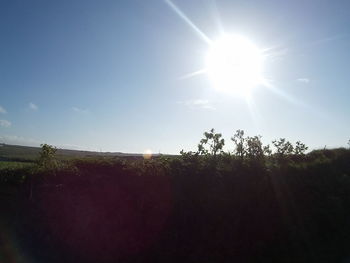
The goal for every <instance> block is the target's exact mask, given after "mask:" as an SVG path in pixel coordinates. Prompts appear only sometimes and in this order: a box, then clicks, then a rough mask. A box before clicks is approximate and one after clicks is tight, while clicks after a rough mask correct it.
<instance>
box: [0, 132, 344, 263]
mask: <svg viewBox="0 0 350 263" xmlns="http://www.w3.org/2000/svg"><path fill="white" fill-rule="evenodd" d="M207 135H208V136H206V135H205V138H207V139H208V140H206V139H205V141H203V143H202V144H203V145H202V146H203V147H204V148H200V149H198V151H197V152H184V151H182V154H181V155H180V156H159V157H155V158H153V159H150V160H143V159H130V160H127V159H118V158H89V159H79V160H71V161H70V162H66V163H64V164H59V165H58V166H59V168H58V169H55V170H54V171H55V172H52V170H51V169H50V168H48V169H47V170H43V169H41V170H38V169H33V168H31V169H29V168H27V170H26V169H23V170H18V171H16V172H15V171H11V172H9V171H7V172H5V174H1V176H0V178H10V177H11V176H10V174H11V173H12V175H13V176H14V177H13V178H12V181H11V185H16V184H17V186H16V188H15V189H17V190H16V191H14V192H12V193H11V194H10V195H8V196H7V197H6V198H3V199H0V206H2V207H5V209H3V210H1V212H2V215H1V216H0V221H3V222H5V223H4V224H6V226H7V228H8V229H12V233H14V237H13V238H15V239H16V244H19V245H18V247H17V248H16V249H18V251H20V253H21V254H22V255H23V257H25V258H26V257H28V258H30V259H31V260H32V261H34V262H346V260H347V259H348V258H349V256H350V252H349V251H350V250H349V249H350V210H349V209H348V208H349V207H350V194H349V193H350V150H348V149H333V150H316V151H312V152H310V153H306V154H305V153H304V152H305V150H306V146H305V145H303V144H301V143H300V142H299V143H297V145H296V146H290V145H291V143H289V142H287V141H286V140H284V139H281V140H279V141H276V142H275V143H274V144H275V146H276V148H277V150H276V152H270V151H267V150H266V149H265V148H264V147H266V146H264V145H263V144H262V143H261V138H260V136H255V137H244V132H243V131H237V133H236V135H235V136H234V139H233V141H234V143H235V147H236V149H235V150H234V151H233V152H226V153H225V152H222V151H221V149H222V146H223V144H224V141H221V135H220V136H219V135H217V136H216V133H215V132H214V130H212V131H211V132H210V133H208V134H207ZM211 140H212V141H211ZM207 143H209V145H208V146H209V147H208V148H207V145H206V144H207ZM218 144H219V145H218ZM297 147H299V149H298V150H296V148H297ZM203 149H207V151H205V150H203ZM8 173H10V174H8ZM8 182H9V180H8V179H7V180H2V181H1V186H0V192H1V189H7V188H6V187H7V186H8V184H9V183H8ZM1 187H2V188H1ZM0 223H1V222H0ZM1 238H2V237H1V235H0V239H1ZM2 242H4V241H2ZM0 244H1V240H0ZM8 251H10V250H9V249H8V246H7V248H6V251H5V249H2V248H1V246H0V254H1V253H9V252H8ZM4 255H5V254H4ZM0 258H1V257H0ZM3 258H4V259H2V258H1V259H2V262H6V260H7V258H10V256H8V257H6V255H5V256H3ZM5 259H6V260H5ZM7 262H11V261H10V260H8V261H7Z"/></svg>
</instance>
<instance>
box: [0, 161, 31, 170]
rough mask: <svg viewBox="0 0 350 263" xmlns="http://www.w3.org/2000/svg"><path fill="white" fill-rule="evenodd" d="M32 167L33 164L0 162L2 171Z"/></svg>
mask: <svg viewBox="0 0 350 263" xmlns="http://www.w3.org/2000/svg"><path fill="white" fill-rule="evenodd" d="M32 165H33V163H30V162H7V161H0V171H1V170H3V169H21V168H25V167H29V166H32Z"/></svg>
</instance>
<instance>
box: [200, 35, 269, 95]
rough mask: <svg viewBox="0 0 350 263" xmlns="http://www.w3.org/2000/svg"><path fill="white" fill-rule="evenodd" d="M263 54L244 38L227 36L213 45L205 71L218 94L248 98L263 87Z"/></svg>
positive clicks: (207, 58)
mask: <svg viewBox="0 0 350 263" xmlns="http://www.w3.org/2000/svg"><path fill="white" fill-rule="evenodd" d="M262 66H263V56H262V52H261V51H260V50H259V49H258V48H257V47H256V46H255V45H254V44H253V43H251V42H250V41H249V40H247V39H245V38H243V37H241V36H228V35H226V36H224V37H222V38H221V39H219V40H218V41H215V42H213V44H212V45H211V47H210V49H209V52H208V54H207V57H206V70H207V73H208V75H209V78H210V80H211V81H212V84H213V85H214V87H215V88H216V89H218V90H221V91H225V92H230V93H234V94H237V95H242V96H249V94H250V93H251V90H252V89H253V88H254V87H256V86H258V85H259V84H262V83H263V76H262Z"/></svg>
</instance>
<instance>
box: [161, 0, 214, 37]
mask: <svg viewBox="0 0 350 263" xmlns="http://www.w3.org/2000/svg"><path fill="white" fill-rule="evenodd" d="M165 2H166V3H167V4H168V5H169V6H170V8H171V9H172V10H173V11H174V12H175V13H176V14H177V15H178V16H179V17H180V18H181V19H182V20H184V21H185V22H186V23H187V25H189V26H190V27H191V28H192V29H193V30H194V31H195V32H196V33H197V34H198V35H199V36H200V37H201V38H202V39H203V40H204V41H205V42H206V43H208V44H211V43H212V41H211V39H210V38H209V37H207V35H206V34H204V33H203V32H202V31H201V30H200V29H199V28H198V27H197V26H196V25H195V24H194V23H193V22H192V21H191V20H190V19H189V18H188V17H187V16H186V15H185V14H184V13H183V12H182V11H181V10H180V8H178V7H177V6H176V5H175V4H174V3H173V2H172V1H170V0H165Z"/></svg>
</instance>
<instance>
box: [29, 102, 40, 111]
mask: <svg viewBox="0 0 350 263" xmlns="http://www.w3.org/2000/svg"><path fill="white" fill-rule="evenodd" d="M29 109H31V110H33V111H37V110H38V109H39V107H38V105H36V104H34V103H33V102H30V103H29Z"/></svg>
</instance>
